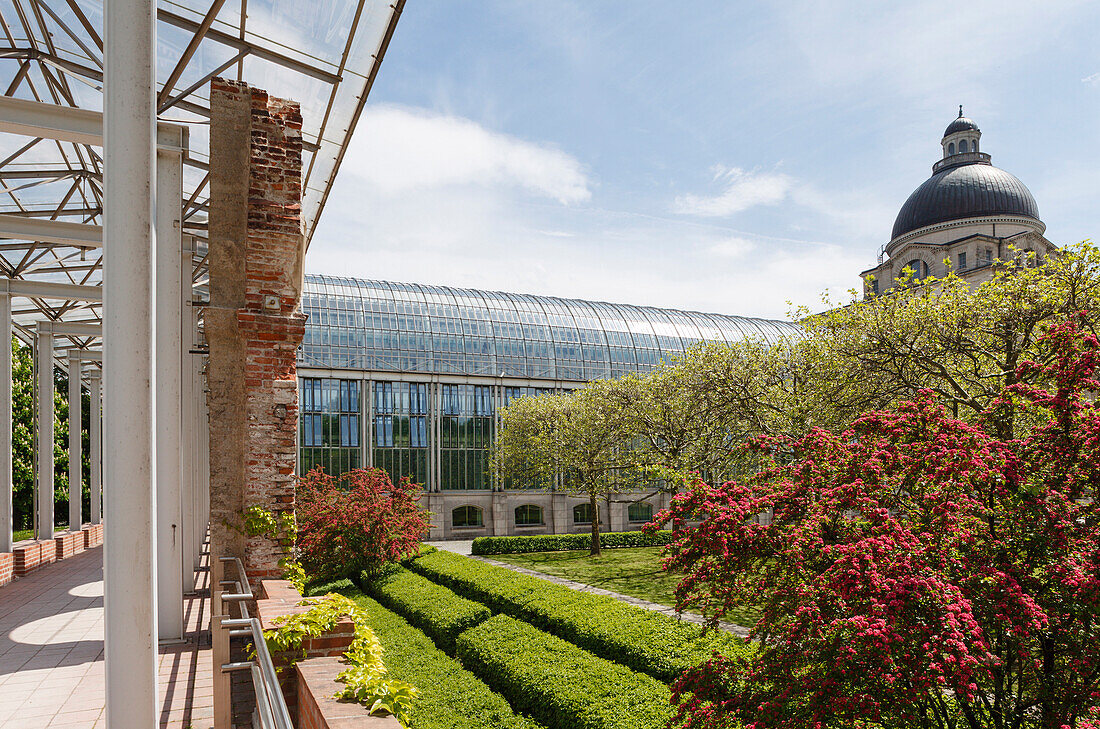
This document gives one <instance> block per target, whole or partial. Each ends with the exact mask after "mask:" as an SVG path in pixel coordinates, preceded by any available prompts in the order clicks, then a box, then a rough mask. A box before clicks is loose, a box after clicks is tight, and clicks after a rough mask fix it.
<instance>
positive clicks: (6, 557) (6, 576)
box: [0, 552, 15, 585]
mask: <svg viewBox="0 0 1100 729" xmlns="http://www.w3.org/2000/svg"><path fill="white" fill-rule="evenodd" d="M14 579H15V555H14V554H12V553H11V552H0V585H6V584H8V583H9V582H11V581H12V580H14Z"/></svg>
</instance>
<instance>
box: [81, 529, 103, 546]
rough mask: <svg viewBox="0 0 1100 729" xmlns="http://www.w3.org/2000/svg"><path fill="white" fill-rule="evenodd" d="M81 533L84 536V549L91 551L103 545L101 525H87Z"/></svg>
mask: <svg viewBox="0 0 1100 729" xmlns="http://www.w3.org/2000/svg"><path fill="white" fill-rule="evenodd" d="M81 532H83V534H84V549H91V548H92V547H98V546H99V545H101V544H103V525H102V524H88V525H86V526H85V527H84V528H83V529H81Z"/></svg>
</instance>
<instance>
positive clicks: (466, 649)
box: [458, 615, 672, 729]
mask: <svg viewBox="0 0 1100 729" xmlns="http://www.w3.org/2000/svg"><path fill="white" fill-rule="evenodd" d="M458 659H459V660H460V661H462V665H463V666H465V667H467V668H469V669H470V670H472V671H473V672H474V673H476V674H478V675H479V676H481V677H482V678H483V679H484V680H485V681H486V682H487V683H488V684H489V685H490V686H492V687H493V688H495V689H496V690H498V691H500V692H501V693H502V694H504V696H505V697H506V698H507V699H508V701H509V702H510V703H511V705H512V708H513V709H515V710H516V711H519V712H523V713H524V714H528V715H530V716H533V717H535V718H536V719H538V720H540V721H542V722H543V723H544V724H545V725H546V726H547V727H549V729H664V727H665V725H666V723H667V722H668V720H669V718H670V717H671V716H672V710H671V707H670V706H669V703H668V701H669V692H668V687H667V686H665V685H664V684H663V683H661V682H660V681H657V680H656V679H653V678H650V677H649V676H645V675H642V674H640V673H635V672H634V671H631V670H630V669H629V668H627V667H625V666H621V665H619V664H617V663H613V662H611V661H606V660H604V659H602V658H597V657H596V656H594V655H592V654H591V653H588V652H587V651H583V650H581V649H580V648H578V647H576V646H575V645H573V644H571V643H568V642H566V641H564V640H562V639H561V638H556V637H554V636H552V635H549V634H547V633H544V632H542V631H541V630H538V629H536V628H533V627H531V626H530V625H528V624H527V623H524V622H521V621H519V620H515V619H513V618H510V617H508V616H507V615H497V616H496V617H494V618H491V619H489V620H487V621H485V622H484V623H482V624H481V625H478V626H477V627H475V628H471V629H470V630H467V631H466V632H465V633H463V634H462V635H460V636H459V637H458Z"/></svg>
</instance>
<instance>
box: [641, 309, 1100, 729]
mask: <svg viewBox="0 0 1100 729" xmlns="http://www.w3.org/2000/svg"><path fill="white" fill-rule="evenodd" d="M1043 344H1044V347H1043V349H1042V352H1045V356H1044V357H1043V358H1040V360H1039V361H1042V362H1044V364H1041V365H1040V364H1035V363H1033V362H1025V363H1023V364H1021V365H1020V369H1021V372H1020V374H1021V375H1022V376H1021V377H1020V378H1018V379H1019V381H1026V382H1028V383H1032V384H1027V385H1012V386H1010V387H1009V388H1008V389H1007V390H1006V391H1005V392H1004V394H1003V395H1002V396H1001V397H1002V398H1005V399H1009V398H1011V399H1012V400H1013V401H1014V402H1015V404H1016V405H1015V406H1016V407H1017V408H1019V409H1020V410H1021V412H1024V413H1026V414H1027V416H1028V417H1029V418H1031V419H1032V420H1033V422H1035V423H1036V425H1035V427H1034V428H1032V429H1031V431H1030V434H1029V435H1028V436H1027V437H1026V438H1025V439H1021V440H1011V441H1005V440H999V439H997V438H995V437H993V436H991V435H989V434H988V433H987V432H986V431H985V430H983V429H982V428H981V427H978V426H975V425H969V424H966V423H963V422H961V421H959V420H956V419H953V418H951V417H949V416H948V414H947V413H946V411H945V409H944V407H943V406H942V405H941V404H939V403H938V402H937V401H936V399H935V396H934V395H933V394H932V393H929V392H922V393H920V394H919V395H918V396H917V397H916V398H915V399H914V400H913V401H910V402H904V403H902V404H901V405H900V406H899V407H897V408H896V409H895V411H893V412H873V413H870V414H867V415H865V416H862V417H860V418H859V419H857V420H856V421H855V422H854V423H853V424H852V425H851V426H850V428H848V429H847V430H846V431H844V432H842V433H839V434H836V433H832V432H828V431H824V430H813V431H811V432H810V433H808V434H807V435H805V436H803V437H801V438H797V439H782V438H765V439H761V440H760V441H758V442H757V443H756V444H755V446H754V447H755V448H757V449H759V450H760V451H761V452H763V453H765V454H767V456H768V458H769V460H770V462H771V465H770V466H769V467H768V468H766V469H764V470H762V471H760V472H759V473H757V474H756V475H754V476H752V477H750V478H747V479H744V480H742V481H738V482H731V483H727V484H725V485H723V486H720V487H709V486H707V485H705V484H698V485H697V486H696V487H695V488H694V489H693V490H691V491H689V492H685V493H683V494H681V495H678V496H677V497H675V498H674V499H673V503H672V506H671V507H670V508H669V509H667V510H665V511H664V512H662V513H661V514H660V515H658V518H657V522H659V523H664V522H667V521H671V522H672V525H673V528H674V530H675V541H674V542H673V544H672V545H670V547H669V548H668V551H667V553H666V558H665V566H666V568H667V569H677V570H683V571H685V572H686V577H685V578H684V579H683V581H682V582H681V583H680V585H679V587H678V588H677V600H678V607H679V608H681V609H682V608H686V607H689V606H697V607H699V608H701V609H702V611H703V612H704V614H706V615H707V616H708V617H709V618H711V619H714V620H717V619H719V618H721V617H722V615H723V614H724V613H725V612H726V611H727V610H728V609H729V608H730V607H732V606H734V605H738V604H744V603H753V604H756V605H758V606H759V607H760V609H761V617H760V619H759V621H758V623H757V624H756V626H755V627H754V629H753V638H754V639H756V640H757V641H759V650H758V651H757V653H756V655H755V657H752V658H748V659H732V658H724V657H720V656H716V657H715V658H714V659H713V660H711V661H709V662H707V663H705V664H703V665H701V666H699V667H697V668H695V669H692V670H690V671H688V672H687V673H685V674H684V675H683V676H682V677H681V678H680V680H679V681H678V682H677V683H676V684H675V686H674V694H673V700H674V702H676V703H677V704H678V706H679V715H678V719H677V721H678V725H679V726H681V727H690V728H692V729H717V728H718V727H728V726H733V725H734V722H735V721H739V722H741V723H743V724H744V725H746V726H749V727H758V728H763V727H792V728H793V727H800V728H801V727H854V726H860V727H863V726H884V727H890V728H891V729H893V728H894V727H922V728H924V727H937V728H939V727H942V728H944V729H955V727H970V728H971V729H978V727H983V728H984V727H995V728H997V729H1002V728H1003V729H1010V728H1015V727H1044V728H1045V727H1071V726H1077V727H1086V726H1088V727H1097V726H1100V714H1098V708H1097V707H1100V503H1098V499H1097V497H1098V493H1097V491H1098V486H1097V485H1098V484H1100V407H1098V406H1097V404H1096V403H1094V402H1093V397H1094V395H1095V393H1096V392H1097V391H1098V390H1100V383H1098V382H1097V381H1096V379H1094V376H1095V375H1096V374H1097V366H1098V361H1100V360H1098V351H1097V350H1098V345H1097V342H1096V340H1095V339H1094V338H1092V337H1082V336H1080V335H1079V334H1078V333H1077V331H1076V329H1075V327H1074V326H1073V325H1070V324H1067V325H1063V326H1060V327H1057V328H1055V329H1054V330H1052V332H1051V333H1050V334H1048V335H1047V336H1046V337H1045V339H1044V340H1043ZM1036 382H1043V383H1046V384H1044V385H1042V386H1040V385H1037V384H1034V383H1036ZM991 407H997V404H996V403H994V404H993V405H992V406H991ZM992 430H994V432H995V431H996V430H998V428H993V429H992ZM768 513H771V514H773V515H774V516H772V518H771V519H770V520H769V519H767V518H760V517H759V516H758V515H762V514H768ZM700 516H701V517H702V518H703V522H702V525H701V526H699V527H698V528H695V529H689V528H687V527H686V521H687V520H688V519H689V518H692V517H696V518H698V517H700Z"/></svg>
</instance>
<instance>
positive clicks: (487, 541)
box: [422, 531, 672, 556]
mask: <svg viewBox="0 0 1100 729" xmlns="http://www.w3.org/2000/svg"><path fill="white" fill-rule="evenodd" d="M671 541H672V532H671V531H659V532H655V533H653V534H645V533H643V532H606V533H601V534H600V547H602V548H603V549H616V548H619V547H663V546H665V545H666V544H668V543H669V542H671ZM591 544H592V535H591V534H532V535H530V536H518V537H478V538H477V539H475V540H474V544H473V547H472V548H471V551H472V552H473V553H474V554H478V555H490V554H522V553H524V552H567V551H569V550H573V549H588V548H589V547H590V546H591ZM422 556H423V555H422Z"/></svg>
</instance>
